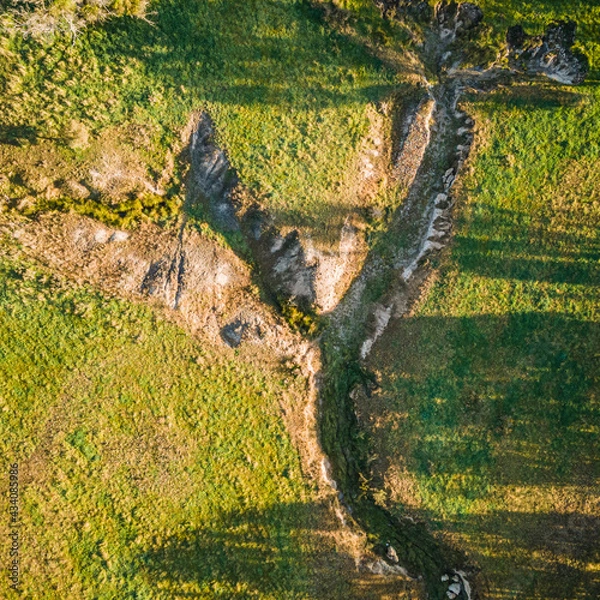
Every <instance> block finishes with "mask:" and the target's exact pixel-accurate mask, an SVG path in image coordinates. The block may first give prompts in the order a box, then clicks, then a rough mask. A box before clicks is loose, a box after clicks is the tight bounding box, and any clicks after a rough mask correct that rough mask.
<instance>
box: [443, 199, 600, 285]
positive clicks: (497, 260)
mask: <svg viewBox="0 0 600 600" xmlns="http://www.w3.org/2000/svg"><path fill="white" fill-rule="evenodd" d="M554 213H556V211H554ZM565 216H566V218H568V217H569V215H565ZM530 217H531V215H530V214H525V213H519V212H517V211H513V210H508V209H502V208H499V207H496V206H489V205H486V204H478V210H477V212H476V214H475V216H474V217H472V219H471V220H470V222H469V230H470V231H472V232H476V237H469V236H461V235H457V236H456V237H455V241H456V245H455V251H454V255H455V257H456V259H457V261H458V264H459V265H460V268H461V269H462V270H464V271H472V272H476V273H478V274H480V275H484V276H487V277H497V278H503V279H518V280H528V281H546V282H552V283H570V284H578V285H588V286H590V285H595V284H596V282H597V281H598V280H599V279H600V266H599V265H600V239H598V237H597V236H596V237H593V236H590V235H589V234H586V233H582V232H580V231H577V230H574V229H573V230H570V231H569V232H568V233H566V232H552V233H551V234H549V233H548V226H547V224H546V223H545V221H548V220H549V219H548V217H546V218H544V216H540V217H539V219H538V222H537V223H536V222H535V221H534V222H533V223H532V222H531V220H530Z"/></svg>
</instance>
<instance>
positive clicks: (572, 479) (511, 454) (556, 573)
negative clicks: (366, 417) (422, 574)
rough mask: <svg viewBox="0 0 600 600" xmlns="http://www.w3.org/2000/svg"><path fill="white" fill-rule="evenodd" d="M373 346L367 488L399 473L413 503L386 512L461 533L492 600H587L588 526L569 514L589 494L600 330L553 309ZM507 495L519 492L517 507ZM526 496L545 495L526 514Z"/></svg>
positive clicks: (413, 332) (421, 328)
mask: <svg viewBox="0 0 600 600" xmlns="http://www.w3.org/2000/svg"><path fill="white" fill-rule="evenodd" d="M382 340H383V341H382V343H380V344H379V345H378V346H377V347H376V348H375V350H374V355H373V356H372V358H371V364H377V365H384V366H383V367H382V368H381V376H380V383H381V386H382V388H381V390H380V391H379V392H378V393H377V394H376V395H375V400H374V401H373V402H372V403H371V406H370V409H369V410H371V411H373V412H372V413H371V415H372V416H373V417H374V418H375V420H377V419H378V418H379V422H380V423H382V425H381V426H378V427H376V428H375V429H372V430H371V435H372V436H373V437H372V438H371V443H372V444H373V446H372V450H371V451H372V452H375V453H378V454H379V456H380V460H379V467H378V478H381V477H383V474H384V473H386V472H387V471H388V469H389V468H390V467H391V466H392V465H394V464H399V463H402V464H404V465H405V466H406V469H407V471H408V473H409V474H410V477H411V478H412V479H413V481H415V482H416V485H417V486H418V489H419V495H420V497H421V498H422V499H423V502H422V505H421V508H419V509H414V508H411V499H410V498H408V497H403V496H401V499H400V500H398V504H397V505H396V506H395V508H394V509H393V510H392V512H393V513H397V514H406V512H408V514H413V515H415V516H418V517H420V518H421V519H422V520H423V521H424V522H427V523H430V524H432V525H433V526H434V527H435V528H441V529H443V530H445V531H452V532H454V533H455V534H459V535H460V536H461V537H462V538H463V540H466V542H465V545H466V547H467V549H468V552H469V556H470V557H471V559H473V560H475V561H476V562H477V563H478V564H479V565H480V566H481V567H482V569H483V572H484V576H483V580H484V581H485V587H488V588H489V589H490V590H493V591H494V593H498V594H500V595H499V597H505V595H506V596H509V595H510V594H508V590H510V589H511V587H512V593H514V594H516V595H515V596H514V597H518V598H538V597H539V598H567V597H568V598H595V597H597V593H598V590H599V589H600V580H599V578H598V576H597V574H596V572H594V571H593V570H590V569H589V565H590V564H593V563H595V562H597V560H598V556H599V554H598V553H599V548H598V546H597V539H598V534H599V533H600V517H599V516H598V514H597V513H594V511H593V508H592V510H591V512H589V513H587V514H586V513H583V512H581V511H582V510H583V507H582V505H581V502H582V500H581V498H582V497H584V498H586V497H587V499H585V500H583V503H584V505H585V504H588V505H589V507H593V506H594V505H597V501H598V497H599V493H600V490H599V489H598V487H597V482H598V481H599V480H600V459H599V456H600V434H599V433H598V430H597V427H596V426H595V424H596V423H598V422H600V408H599V407H598V404H597V402H596V400H595V398H596V395H597V393H598V388H599V385H598V384H599V380H598V376H597V369H596V367H595V360H594V356H595V355H597V351H598V348H599V347H600V325H599V324H598V323H594V322H584V321H579V320H576V319H572V318H568V317H566V316H564V315H561V314H553V313H545V314H544V313H542V314H540V313H515V314H509V315H505V316H493V315H480V316H476V317H462V318H451V317H433V316H431V317H425V316H423V317H412V318H404V319H400V320H398V321H397V322H395V323H394V324H393V325H392V326H391V328H390V329H389V330H388V331H387V332H386V334H385V336H384V338H382ZM400 415H402V417H400ZM382 457H383V458H382ZM378 483H380V484H381V481H378ZM534 488H535V489H534ZM551 488H552V489H554V490H555V491H554V492H551ZM517 489H521V490H529V489H531V491H529V492H523V493H525V497H524V499H521V500H519V501H517V499H518V498H520V496H518V494H517V492H516V491H515V490H517ZM536 490H537V491H536ZM515 494H517V496H515ZM536 494H538V495H539V494H542V496H543V495H544V494H546V496H545V498H546V500H544V501H543V502H542V503H541V504H540V506H539V508H537V511H536V510H535V509H536V507H537V503H539V502H540V500H536ZM552 494H553V498H554V499H553V500H552V502H551V504H550V505H548V502H549V500H548V499H547V498H548V495H552ZM511 498H512V500H511ZM499 501H500V502H501V503H502V506H504V507H505V508H501V509H500V508H496V509H495V508H494V506H497V504H498V502H499ZM513 502H514V503H515V508H514V511H513V510H510V509H509V508H506V507H507V506H510V505H511V503H513ZM523 502H525V506H524V505H523ZM544 502H545V503H546V504H544ZM519 503H520V504H519ZM552 503H554V504H552ZM475 506H478V507H479V509H476V508H473V507H475ZM482 506H485V507H486V510H484V511H482V510H481V507H482ZM552 506H554V508H552ZM557 506H560V507H561V508H560V511H559V510H558V508H557ZM587 510H589V509H587ZM411 511H414V512H412V513H411ZM528 511H529V512H528ZM511 573H512V575H511ZM595 594H596V595H595ZM492 597H496V596H494V595H493V594H492ZM511 597H512V596H511Z"/></svg>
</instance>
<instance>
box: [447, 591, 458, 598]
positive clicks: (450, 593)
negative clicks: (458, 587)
mask: <svg viewBox="0 0 600 600" xmlns="http://www.w3.org/2000/svg"><path fill="white" fill-rule="evenodd" d="M446 596H448V598H450V600H454V599H455V598H456V597H457V594H455V593H454V592H451V591H450V590H448V591H447V592H446Z"/></svg>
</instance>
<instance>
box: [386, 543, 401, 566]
mask: <svg viewBox="0 0 600 600" xmlns="http://www.w3.org/2000/svg"><path fill="white" fill-rule="evenodd" d="M385 555H386V557H387V559H388V560H389V561H391V562H393V563H398V562H399V560H398V554H397V553H396V550H394V547H393V546H391V545H389V544H388V545H387V550H386V552H385Z"/></svg>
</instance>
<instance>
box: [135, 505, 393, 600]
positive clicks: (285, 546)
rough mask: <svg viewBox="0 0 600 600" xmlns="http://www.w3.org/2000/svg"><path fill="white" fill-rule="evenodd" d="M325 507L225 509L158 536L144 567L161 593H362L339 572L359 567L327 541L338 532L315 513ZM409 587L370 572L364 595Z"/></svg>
mask: <svg viewBox="0 0 600 600" xmlns="http://www.w3.org/2000/svg"><path fill="white" fill-rule="evenodd" d="M325 510H326V509H325V507H323V506H319V505H315V504H301V503H293V504H280V505H275V506H271V507H269V508H266V509H262V510H260V509H248V510H245V511H242V512H230V513H225V514H222V515H218V516H215V520H214V522H213V524H212V525H211V526H208V527H206V528H203V529H190V530H189V531H186V532H185V533H182V534H179V535H172V536H169V537H167V538H165V539H162V540H160V541H157V542H156V543H155V544H153V545H152V546H151V547H149V548H147V549H146V550H145V551H143V552H141V553H140V554H139V555H138V557H137V559H136V563H137V564H136V568H138V569H140V570H142V572H144V573H145V577H146V580H147V582H148V584H149V586H150V588H151V589H152V590H154V592H155V593H159V592H160V594H161V597H162V595H164V594H165V593H167V594H171V595H173V596H175V595H176V596H177V597H178V598H184V597H190V598H198V597H200V596H199V594H200V595H202V597H227V598H248V597H263V596H265V597H273V598H307V597H311V598H312V597H314V598H331V599H332V600H333V599H337V598H340V597H355V595H354V592H353V591H352V586H351V585H350V586H348V580H347V581H345V582H342V581H341V577H340V573H339V569H340V565H342V564H343V567H342V568H344V567H345V568H347V569H349V570H351V568H352V567H351V566H353V562H352V559H351V558H350V557H349V556H346V555H345V554H344V553H343V552H339V551H338V552H337V553H336V554H335V555H334V553H333V550H332V549H331V548H330V547H329V548H324V546H323V544H322V543H320V541H319V540H321V539H322V536H324V535H325V536H328V535H330V532H328V531H326V530H325V531H324V530H323V529H322V525H323V523H322V522H318V520H317V519H316V518H315V515H316V514H318V513H319V511H325ZM344 561H345V562H344ZM350 579H351V578H350ZM369 579H370V580H369ZM403 586H404V584H403V583H402V582H400V583H399V582H397V581H396V582H391V585H390V582H389V581H385V580H384V579H383V578H374V577H371V578H368V577H367V578H366V579H363V581H362V582H361V590H362V591H364V592H365V595H362V594H360V595H359V597H365V598H380V597H382V595H383V594H384V593H394V591H395V595H397V594H398V591H399V590H401V589H402V588H403Z"/></svg>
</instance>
